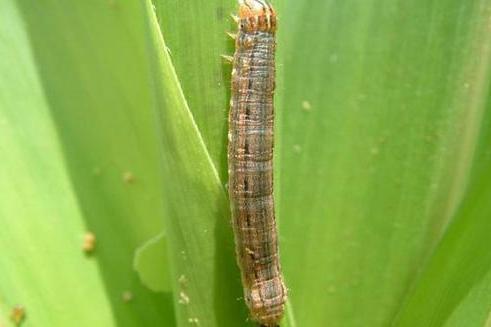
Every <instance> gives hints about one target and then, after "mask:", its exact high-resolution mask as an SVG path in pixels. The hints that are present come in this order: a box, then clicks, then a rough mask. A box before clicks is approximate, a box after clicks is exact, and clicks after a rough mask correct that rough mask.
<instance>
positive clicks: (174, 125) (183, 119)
mask: <svg viewBox="0 0 491 327" xmlns="http://www.w3.org/2000/svg"><path fill="white" fill-rule="evenodd" d="M142 1H143V3H144V4H145V7H146V13H147V17H148V22H149V23H148V35H149V38H148V45H149V49H150V50H149V52H151V51H152V49H153V50H154V53H153V56H151V57H150V63H151V65H152V73H153V74H152V77H153V89H154V91H155V100H156V102H155V108H156V111H157V115H158V122H159V127H160V138H161V142H162V143H161V144H162V151H161V153H162V157H163V158H162V174H163V183H164V185H169V186H172V191H170V192H167V193H166V195H165V197H164V207H165V222H166V231H167V236H168V245H169V250H170V252H171V255H170V258H171V262H172V264H171V274H172V277H173V290H174V301H175V305H176V316H177V322H178V325H180V326H181V325H186V326H187V325H189V324H190V323H191V324H198V325H203V326H221V325H223V326H229V325H230V324H231V323H234V322H237V321H238V322H239V323H240V322H242V321H245V318H246V316H245V310H244V307H243V304H242V303H240V302H238V301H235V299H236V298H238V297H239V296H240V294H241V290H240V284H239V279H238V278H234V277H233V276H239V273H238V270H237V267H236V265H235V259H234V252H233V241H232V235H231V227H230V209H229V204H228V200H227V196H226V191H225V188H224V186H223V184H222V182H221V180H220V178H219V175H218V171H217V169H216V167H215V166H214V164H213V161H212V158H211V156H210V155H209V152H208V149H207V148H206V146H205V142H204V139H203V138H202V135H201V134H200V132H199V130H198V127H197V125H196V123H195V121H194V117H193V116H192V114H191V112H190V111H189V107H188V104H187V102H186V100H185V97H184V94H183V93H182V89H181V88H180V85H179V81H178V79H177V75H176V72H175V70H174V67H173V66H172V63H171V57H170V55H169V53H168V51H167V47H166V44H165V43H164V39H163V37H162V33H161V32H160V29H159V25H158V21H157V16H156V15H155V13H154V10H153V5H152V3H151V1H150V0H142Z"/></svg>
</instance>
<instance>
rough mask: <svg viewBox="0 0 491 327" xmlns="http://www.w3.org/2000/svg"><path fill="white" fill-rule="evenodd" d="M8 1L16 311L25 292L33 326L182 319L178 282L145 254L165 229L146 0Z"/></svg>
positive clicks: (6, 146)
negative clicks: (87, 248) (154, 276)
mask: <svg viewBox="0 0 491 327" xmlns="http://www.w3.org/2000/svg"><path fill="white" fill-rule="evenodd" d="M1 6H2V10H1V11H0V13H1V15H2V19H1V20H0V21H1V24H2V31H1V38H2V44H1V53H2V63H1V73H0V83H1V84H2V90H1V92H2V102H3V105H2V106H1V108H0V114H1V115H2V117H5V118H4V120H5V122H6V123H5V124H6V125H5V126H6V127H2V129H1V133H2V137H1V142H2V144H3V145H2V150H1V151H2V158H4V159H2V163H1V165H2V167H1V171H2V174H3V177H2V180H1V185H2V186H1V189H2V193H1V196H0V201H1V208H2V209H1V212H2V214H1V215H0V219H1V225H2V226H4V227H2V232H1V234H0V242H1V244H2V248H3V249H8V250H6V251H4V253H3V254H2V256H1V257H2V258H1V259H0V274H1V275H2V278H1V279H0V299H1V302H2V311H3V312H4V313H5V315H4V317H8V311H9V310H10V307H11V306H13V305H14V304H16V303H20V304H22V305H24V306H25V308H26V313H27V316H26V320H25V324H23V326H74V325H76V326H116V325H117V326H155V325H156V324H161V325H172V324H174V315H173V312H172V301H171V298H170V294H169V293H165V294H156V293H154V292H151V291H150V290H148V289H146V288H145V287H144V286H143V285H141V283H140V281H139V279H138V276H137V274H136V272H135V271H134V270H133V268H132V264H133V255H134V251H135V250H136V248H137V247H138V246H139V245H141V244H142V243H143V242H144V241H146V240H147V239H149V238H150V237H151V236H153V235H155V234H157V233H158V232H161V231H162V229H163V227H162V215H163V213H162V202H161V198H162V188H161V183H160V181H159V173H158V170H159V168H158V167H159V163H158V158H159V157H158V143H157V138H156V133H155V129H154V126H155V125H154V116H153V111H152V108H151V102H152V97H153V96H152V93H151V88H150V87H149V83H150V77H149V66H148V64H147V62H146V56H147V55H146V46H145V37H144V35H145V30H144V15H143V11H142V7H141V6H140V3H139V2H138V1H125V2H113V1H95V0H89V1H83V2H73V1H68V2H67V1H55V0H48V1H42V2H38V1H30V0H22V1H18V2H17V1H10V0H9V1H2V2H1ZM4 8H5V10H3V9H4ZM7 41H8V42H7ZM86 231H91V232H93V233H94V235H95V236H96V250H95V252H94V253H93V254H92V255H91V256H88V257H87V256H85V255H84V253H83V252H82V249H81V247H82V243H83V237H84V233H85V232H86ZM129 294H131V296H128V295H129ZM123 297H125V298H126V299H128V298H130V297H132V298H133V300H131V301H129V302H125V299H123Z"/></svg>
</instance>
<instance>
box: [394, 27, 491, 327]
mask: <svg viewBox="0 0 491 327" xmlns="http://www.w3.org/2000/svg"><path fill="white" fill-rule="evenodd" d="M485 21H486V20H483V24H484V22H485ZM483 27H486V28H489V27H488V26H483ZM481 46H484V47H487V50H491V47H489V46H490V44H489V43H488V44H487V45H486V44H485V43H481ZM479 48H480V47H476V49H479ZM477 62H478V63H484V64H485V65H486V66H487V65H488V62H485V61H480V60H479V61H477ZM479 72H480V73H482V74H489V72H490V70H489V67H485V68H484V69H481V70H479ZM477 76H478V73H477ZM486 84H487V85H486V86H485V87H486V89H487V90H489V86H490V85H489V79H486ZM488 92H489V91H488ZM486 93H487V92H486ZM486 101H487V103H486V107H487V108H489V104H490V102H489V100H487V99H486ZM480 125H481V133H480V137H479V142H477V143H476V144H477V147H476V151H475V154H474V157H473V159H474V165H473V167H472V170H471V183H470V184H469V187H468V190H467V192H466V197H465V199H464V201H463V203H462V205H461V207H460V208H459V210H458V211H457V213H456V215H455V218H454V220H453V222H452V223H451V225H450V226H449V228H448V230H447V231H446V233H445V235H444V236H443V238H442V240H441V242H440V243H439V244H438V247H437V248H436V249H435V252H434V254H432V256H431V258H430V260H429V261H428V263H427V264H426V265H425V268H424V270H423V272H422V273H421V276H420V277H419V279H418V280H417V282H416V283H415V285H414V287H413V289H412V291H411V292H410V293H409V295H408V297H407V300H406V302H405V304H404V306H402V307H401V311H400V314H399V316H398V319H397V320H396V323H395V324H394V326H413V325H414V322H415V321H418V323H419V324H420V325H421V326H487V325H489V322H488V323H486V322H487V321H489V319H490V314H491V296H490V294H491V293H490V292H489V291H490V289H491V253H490V251H489V247H488V244H489V240H490V239H491V225H490V223H489V217H490V216H491V202H490V201H489V199H490V198H491V170H490V169H489V167H490V165H491V151H490V150H491V110H487V111H486V113H485V116H484V117H482V120H481V121H480ZM422 304H424V305H422Z"/></svg>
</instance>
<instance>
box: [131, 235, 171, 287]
mask: <svg viewBox="0 0 491 327" xmlns="http://www.w3.org/2000/svg"><path fill="white" fill-rule="evenodd" d="M168 254H169V253H168V245H167V238H166V237H165V235H164V234H163V233H162V234H160V235H157V236H156V237H154V238H152V239H150V240H149V241H148V242H146V243H145V244H143V245H142V246H140V247H139V248H138V249H137V250H136V253H135V262H134V264H133V266H134V268H135V270H136V271H137V272H138V274H139V276H140V279H141V280H142V283H143V284H144V285H145V286H147V287H148V288H149V289H151V290H152V291H154V292H165V291H167V292H170V291H171V285H170V284H171V282H170V276H169V260H168Z"/></svg>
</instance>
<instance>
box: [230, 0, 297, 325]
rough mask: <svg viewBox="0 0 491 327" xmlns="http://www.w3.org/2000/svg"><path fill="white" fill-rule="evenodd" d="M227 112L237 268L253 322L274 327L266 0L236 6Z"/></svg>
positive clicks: (277, 304) (271, 22) (277, 300)
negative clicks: (237, 11)
mask: <svg viewBox="0 0 491 327" xmlns="http://www.w3.org/2000/svg"><path fill="white" fill-rule="evenodd" d="M236 21H237V23H238V33H237V35H235V36H234V38H235V53H234V56H233V58H232V65H233V69H232V80H231V81H232V83H231V84H232V92H231V100H230V112H229V133H228V140H229V142H228V173H229V182H228V190H229V198H230V206H231V211H232V219H233V226H234V234H235V250H236V254H237V262H238V265H239V268H240V270H241V279H242V286H243V288H244V298H245V302H246V304H247V306H248V308H249V312H250V315H251V317H252V319H253V320H255V321H256V322H258V323H259V324H260V325H262V326H277V325H278V323H279V321H280V319H281V317H282V315H283V311H284V306H285V301H286V297H287V291H286V287H285V284H284V282H283V277H282V274H281V267H280V261H279V253H278V232H277V227H276V220H275V212H274V199H273V143H274V140H273V135H274V102H273V101H274V99H273V98H274V89H275V47H276V41H275V33H276V13H275V11H274V9H273V7H272V6H271V4H269V3H268V2H266V1H265V0H239V14H238V17H236Z"/></svg>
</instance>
